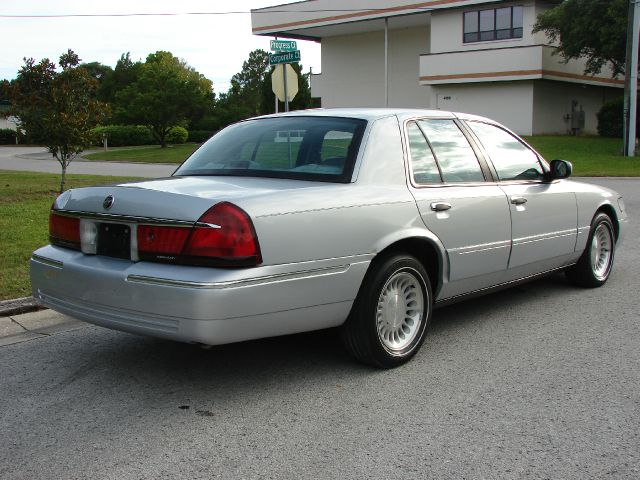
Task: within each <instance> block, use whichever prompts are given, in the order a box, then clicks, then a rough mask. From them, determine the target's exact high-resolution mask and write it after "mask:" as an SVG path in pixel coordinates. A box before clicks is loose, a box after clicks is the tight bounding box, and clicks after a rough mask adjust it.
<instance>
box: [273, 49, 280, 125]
mask: <svg viewBox="0 0 640 480" xmlns="http://www.w3.org/2000/svg"><path fill="white" fill-rule="evenodd" d="M277 41H278V37H276V42H277ZM276 68H278V67H276ZM273 71H274V72H275V71H276V69H275V68H274V69H273ZM274 98H275V101H276V113H278V107H279V105H278V96H277V95H274Z"/></svg>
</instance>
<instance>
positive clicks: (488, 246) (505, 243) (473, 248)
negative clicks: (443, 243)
mask: <svg viewBox="0 0 640 480" xmlns="http://www.w3.org/2000/svg"><path fill="white" fill-rule="evenodd" d="M507 247H511V240H500V241H498V242H489V243H482V244H479V245H469V246H468V247H458V248H452V249H451V250H450V252H451V253H457V254H458V255H467V254H469V253H477V252H484V251H486V250H496V249H498V248H507Z"/></svg>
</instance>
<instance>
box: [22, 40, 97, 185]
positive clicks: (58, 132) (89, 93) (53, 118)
mask: <svg viewBox="0 0 640 480" xmlns="http://www.w3.org/2000/svg"><path fill="white" fill-rule="evenodd" d="M24 62H25V64H24V66H23V67H22V68H21V69H20V70H19V71H18V76H17V77H16V79H15V81H14V82H13V85H12V113H13V114H14V115H16V116H17V117H18V118H19V120H20V127H21V128H22V129H24V130H25V131H26V132H27V135H29V137H30V138H31V140H32V141H34V142H36V143H42V144H44V145H45V146H46V147H47V149H48V150H49V152H50V153H51V154H52V155H53V157H54V158H55V159H56V160H57V161H58V162H59V163H60V166H61V168H62V176H61V179H60V193H62V192H63V191H64V185H65V179H66V173H67V167H68V166H69V164H70V163H71V161H72V160H73V159H74V158H75V157H76V155H78V154H79V153H80V152H82V151H83V150H84V149H85V147H86V146H87V145H89V144H90V143H91V132H90V131H91V129H92V128H93V127H95V126H96V125H97V124H98V123H99V122H100V121H101V120H102V119H103V118H104V117H105V115H106V114H107V113H108V107H107V105H105V104H104V103H102V102H99V101H97V100H96V99H95V90H96V85H97V82H96V80H95V79H94V78H93V77H91V75H89V73H88V72H87V70H86V69H83V68H79V64H80V58H78V55H76V54H75V53H74V52H73V51H72V50H67V53H64V54H62V55H61V56H60V60H59V62H58V63H59V65H60V68H61V69H62V70H61V71H60V72H58V71H56V65H55V64H54V63H52V62H51V61H49V59H48V58H44V59H42V60H41V61H40V62H39V63H36V62H35V60H34V59H33V58H29V59H26V58H25V59H24Z"/></svg>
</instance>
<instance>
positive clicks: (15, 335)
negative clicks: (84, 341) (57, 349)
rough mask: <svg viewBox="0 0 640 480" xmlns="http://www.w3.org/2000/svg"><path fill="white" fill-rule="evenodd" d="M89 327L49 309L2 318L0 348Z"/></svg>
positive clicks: (0, 321)
mask: <svg viewBox="0 0 640 480" xmlns="http://www.w3.org/2000/svg"><path fill="white" fill-rule="evenodd" d="M88 326H89V324H88V323H84V322H80V321H79V320H74V319H73V318H71V317H67V316H66V315H62V314H61V313H58V312H54V311H53V310H48V309H47V310H39V311H37V312H31V313H24V314H22V315H13V316H10V317H2V318H0V347H4V346H6V345H12V344H14V343H20V342H26V341H28V340H34V339H37V338H44V337H48V336H51V335H55V334H57V333H61V332H68V331H70V330H77V329H79V328H85V327H88Z"/></svg>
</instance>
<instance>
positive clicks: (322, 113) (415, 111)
mask: <svg viewBox="0 0 640 480" xmlns="http://www.w3.org/2000/svg"><path fill="white" fill-rule="evenodd" d="M392 115H395V116H397V117H398V118H399V119H400V120H407V119H410V118H416V117H437V118H464V119H480V120H486V121H490V122H492V121H491V120H490V119H488V118H484V117H479V116H477V115H470V114H467V113H454V112H448V111H446V110H427V109H419V108H366V107H359V108H315V109H310V110H295V111H292V112H286V113H276V114H272V115H265V116H263V117H260V118H265V117H289V116H318V117H348V118H360V119H363V120H368V121H371V120H377V119H379V118H384V117H390V116H392Z"/></svg>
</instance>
